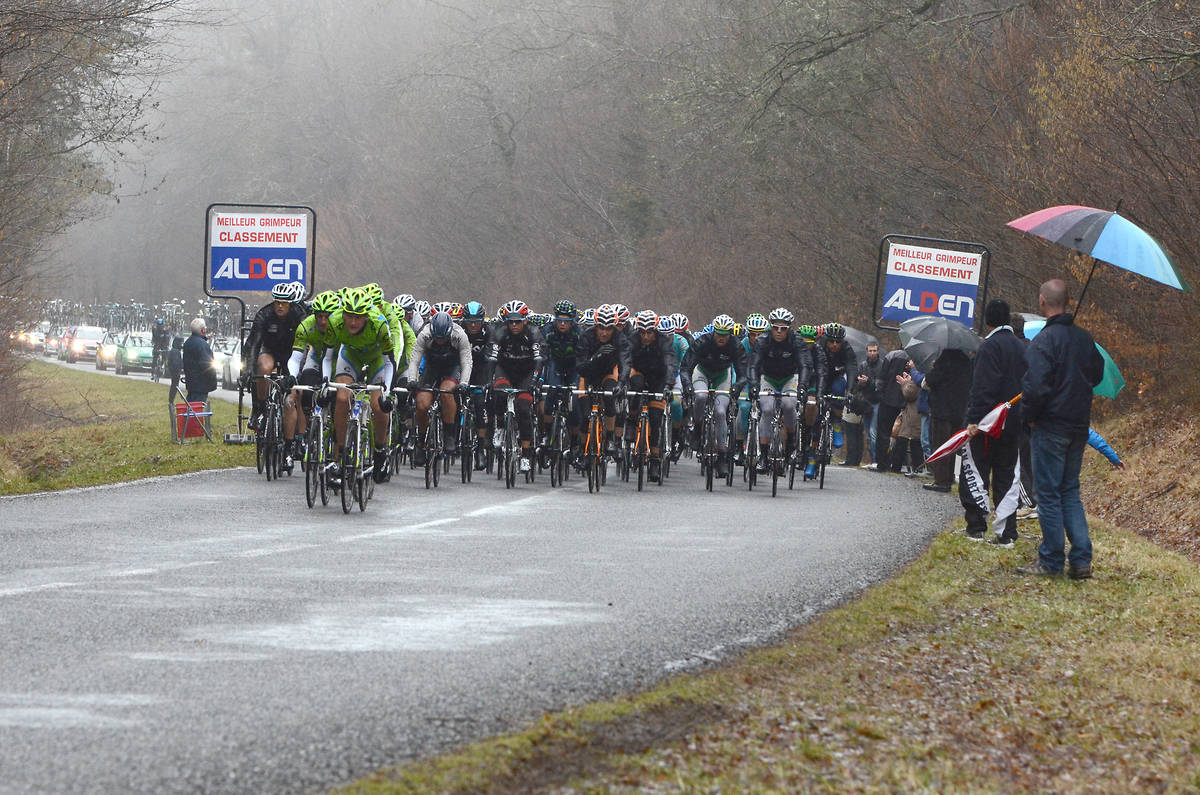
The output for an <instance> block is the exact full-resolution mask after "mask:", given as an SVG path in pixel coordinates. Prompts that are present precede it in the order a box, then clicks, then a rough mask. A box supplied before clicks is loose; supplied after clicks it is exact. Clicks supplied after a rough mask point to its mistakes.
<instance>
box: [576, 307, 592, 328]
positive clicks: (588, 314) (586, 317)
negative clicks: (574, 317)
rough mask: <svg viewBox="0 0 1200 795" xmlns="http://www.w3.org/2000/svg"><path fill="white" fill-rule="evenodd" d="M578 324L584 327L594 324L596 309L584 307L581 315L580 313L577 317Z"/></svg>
mask: <svg viewBox="0 0 1200 795" xmlns="http://www.w3.org/2000/svg"><path fill="white" fill-rule="evenodd" d="M579 325H581V326H583V327H584V328H591V327H592V326H594V325H596V310H595V309H585V310H584V311H583V315H581V316H580V318H579Z"/></svg>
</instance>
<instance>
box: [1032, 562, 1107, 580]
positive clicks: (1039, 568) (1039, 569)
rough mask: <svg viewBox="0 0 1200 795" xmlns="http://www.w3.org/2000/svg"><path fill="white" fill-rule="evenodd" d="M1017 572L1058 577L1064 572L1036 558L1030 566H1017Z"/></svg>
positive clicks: (1034, 575)
mask: <svg viewBox="0 0 1200 795" xmlns="http://www.w3.org/2000/svg"><path fill="white" fill-rule="evenodd" d="M1088 571H1089V573H1090V572H1091V567H1090V566H1089V567H1088ZM1017 574H1025V575H1028V576H1031V577H1058V576H1059V575H1061V574H1062V572H1061V571H1054V570H1052V569H1048V568H1046V567H1045V566H1043V565H1042V562H1041V561H1040V560H1035V561H1034V562H1033V563H1031V564H1029V565H1028V566H1017Z"/></svg>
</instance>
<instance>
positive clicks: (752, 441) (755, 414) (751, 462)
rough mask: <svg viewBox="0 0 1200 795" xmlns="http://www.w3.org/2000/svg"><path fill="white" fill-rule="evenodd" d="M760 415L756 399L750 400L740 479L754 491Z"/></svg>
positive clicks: (756, 474)
mask: <svg viewBox="0 0 1200 795" xmlns="http://www.w3.org/2000/svg"><path fill="white" fill-rule="evenodd" d="M761 416H762V411H761V410H760V409H759V407H758V401H757V400H751V401H750V415H749V418H748V420H747V422H746V449H745V451H744V452H743V453H742V480H744V481H745V482H746V490H747V491H754V487H755V486H757V485H758V423H759V419H760V417H761Z"/></svg>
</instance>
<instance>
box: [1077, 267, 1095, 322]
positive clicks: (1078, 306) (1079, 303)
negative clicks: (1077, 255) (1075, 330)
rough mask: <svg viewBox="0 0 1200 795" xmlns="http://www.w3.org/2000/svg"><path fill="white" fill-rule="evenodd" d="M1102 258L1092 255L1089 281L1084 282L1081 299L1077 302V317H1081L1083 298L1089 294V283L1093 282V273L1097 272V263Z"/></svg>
mask: <svg viewBox="0 0 1200 795" xmlns="http://www.w3.org/2000/svg"><path fill="white" fill-rule="evenodd" d="M1099 261H1100V260H1098V259H1096V258H1095V257H1092V269H1091V270H1090V271H1088V277H1087V281H1086V282H1084V283H1083V292H1081V293H1080V294H1079V300H1078V301H1076V302H1075V317H1076V318H1078V317H1079V313H1080V312H1081V311H1083V298H1084V296H1086V295H1087V288H1088V285H1089V284H1091V283H1092V274H1093V273H1095V272H1096V263H1098V262H1099Z"/></svg>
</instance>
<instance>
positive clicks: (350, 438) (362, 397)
mask: <svg viewBox="0 0 1200 795" xmlns="http://www.w3.org/2000/svg"><path fill="white" fill-rule="evenodd" d="M329 386H330V387H331V388H333V389H343V390H346V391H348V392H349V393H350V413H349V416H348V417H347V418H346V436H345V444H344V445H343V447H342V461H341V464H342V479H341V495H342V513H350V510H351V508H353V507H354V505H355V503H357V504H358V510H359V511H360V512H361V511H365V510H366V509H367V503H368V502H369V501H370V499H371V497H372V496H373V495H374V494H375V480H374V479H373V477H372V475H373V474H374V472H375V466H374V458H373V457H372V455H371V447H372V442H373V440H374V438H375V434H374V428H373V427H372V412H371V394H372V393H375V392H383V391H384V390H383V387H382V386H380V385H379V384H342V383H339V382H337V381H330V382H329Z"/></svg>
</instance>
